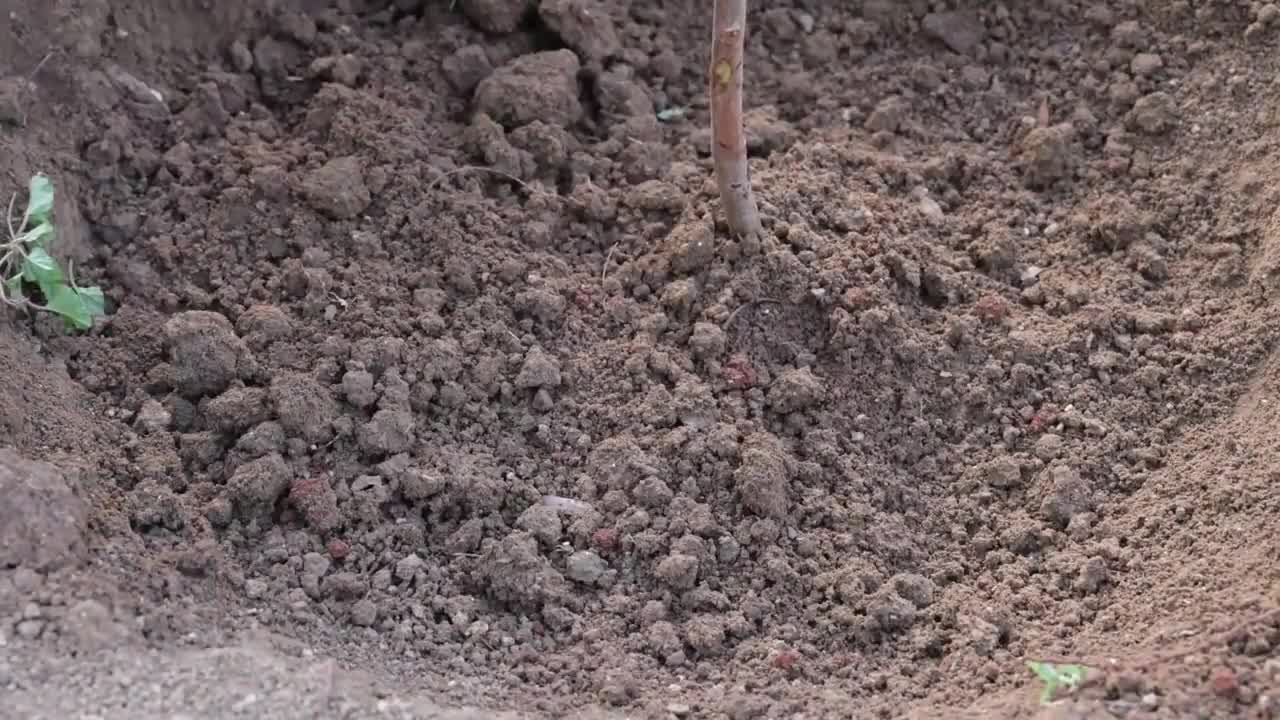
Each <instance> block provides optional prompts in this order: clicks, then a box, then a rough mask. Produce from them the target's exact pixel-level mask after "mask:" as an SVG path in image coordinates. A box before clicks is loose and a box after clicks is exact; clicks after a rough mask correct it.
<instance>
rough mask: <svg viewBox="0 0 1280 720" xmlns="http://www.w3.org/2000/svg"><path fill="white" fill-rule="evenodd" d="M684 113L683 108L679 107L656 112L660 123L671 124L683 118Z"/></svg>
mask: <svg viewBox="0 0 1280 720" xmlns="http://www.w3.org/2000/svg"><path fill="white" fill-rule="evenodd" d="M686 112H688V111H687V110H686V109H685V108H682V107H679V106H675V107H669V108H667V109H665V110H659V111H658V120H659V121H660V122H672V121H675V120H679V119H680V118H682V117H684V114H685V113H686Z"/></svg>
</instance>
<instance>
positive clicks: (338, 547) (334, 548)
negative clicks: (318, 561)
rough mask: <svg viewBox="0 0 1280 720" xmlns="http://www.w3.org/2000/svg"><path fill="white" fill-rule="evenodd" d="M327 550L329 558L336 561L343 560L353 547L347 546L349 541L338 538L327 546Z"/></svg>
mask: <svg viewBox="0 0 1280 720" xmlns="http://www.w3.org/2000/svg"><path fill="white" fill-rule="evenodd" d="M325 548H326V549H327V550H328V551H329V557H331V558H333V559H334V560H341V559H342V558H344V557H346V556H347V554H348V553H350V552H351V546H350V545H349V544H347V541H345V540H338V539H336V538H335V539H333V540H330V541H329V544H328V545H326V546H325Z"/></svg>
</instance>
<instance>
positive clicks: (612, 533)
mask: <svg viewBox="0 0 1280 720" xmlns="http://www.w3.org/2000/svg"><path fill="white" fill-rule="evenodd" d="M591 544H592V545H594V546H595V547H596V549H598V550H601V551H603V552H613V551H614V550H617V549H618V531H617V530H614V529H613V528H600V529H599V530H596V531H595V532H593V533H591Z"/></svg>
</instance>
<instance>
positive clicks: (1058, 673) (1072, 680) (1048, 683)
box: [1027, 662, 1087, 705]
mask: <svg viewBox="0 0 1280 720" xmlns="http://www.w3.org/2000/svg"><path fill="white" fill-rule="evenodd" d="M1027 667H1029V668H1031V672H1033V673H1035V674H1036V677H1038V678H1040V681H1041V682H1043V683H1044V688H1043V689H1042V690H1041V691H1040V704H1042V705H1047V704H1048V703H1050V702H1052V701H1053V699H1054V698H1056V697H1057V696H1058V693H1059V692H1060V691H1064V690H1065V691H1067V692H1070V691H1072V690H1075V689H1076V688H1077V687H1080V683H1082V682H1084V679H1085V675H1086V674H1087V670H1086V669H1085V667H1084V666H1083V665H1060V664H1058V663H1051V662H1028V663H1027Z"/></svg>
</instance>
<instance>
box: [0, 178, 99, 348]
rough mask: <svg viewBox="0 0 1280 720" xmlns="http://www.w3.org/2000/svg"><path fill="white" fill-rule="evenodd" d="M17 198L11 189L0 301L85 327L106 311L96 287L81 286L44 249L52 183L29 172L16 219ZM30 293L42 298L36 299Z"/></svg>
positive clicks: (1, 249) (0, 256) (1, 247)
mask: <svg viewBox="0 0 1280 720" xmlns="http://www.w3.org/2000/svg"><path fill="white" fill-rule="evenodd" d="M17 199H18V196H17V195H16V194H15V195H14V196H13V197H12V198H11V199H10V200H9V211H8V213H6V215H5V221H6V223H7V226H8V230H9V234H8V239H7V241H6V242H4V243H2V244H0V278H3V282H0V300H3V301H4V302H5V303H6V304H8V305H11V306H13V307H16V308H21V309H24V310H25V309H35V310H45V311H47V312H51V313H53V314H55V315H59V316H61V317H62V319H63V321H65V322H66V324H67V327H68V328H71V329H74V330H88V329H89V328H91V327H93V321H94V319H95V318H98V317H101V316H102V315H104V314H105V305H106V303H105V300H104V298H103V296H102V290H101V289H100V288H97V287H80V286H79V285H77V284H76V279H75V275H74V274H73V273H72V272H70V271H69V272H67V273H63V272H62V268H61V267H60V266H59V265H58V261H57V260H54V259H53V256H52V255H50V254H49V246H50V244H51V242H52V241H53V236H54V226H53V183H52V182H50V180H49V178H48V177H46V176H45V175H44V174H42V173H37V174H36V175H34V176H32V178H31V182H30V184H29V186H28V193H27V209H26V210H25V211H23V213H22V217H21V218H17V217H15V216H14V212H13V211H14V204H15V203H16V202H17ZM15 221H16V222H17V224H16V225H15V224H14V223H15ZM68 268H69V270H72V269H73V268H70V266H68ZM35 292H38V293H39V296H40V299H42V300H43V301H44V302H43V303H39V302H37V301H36V300H35V295H34V294H33V293H35Z"/></svg>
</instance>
